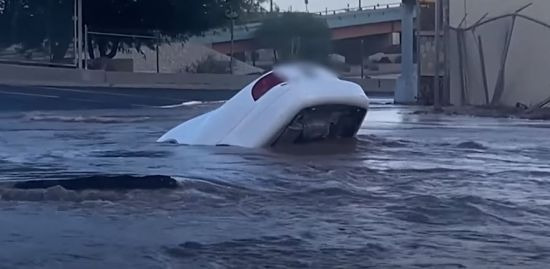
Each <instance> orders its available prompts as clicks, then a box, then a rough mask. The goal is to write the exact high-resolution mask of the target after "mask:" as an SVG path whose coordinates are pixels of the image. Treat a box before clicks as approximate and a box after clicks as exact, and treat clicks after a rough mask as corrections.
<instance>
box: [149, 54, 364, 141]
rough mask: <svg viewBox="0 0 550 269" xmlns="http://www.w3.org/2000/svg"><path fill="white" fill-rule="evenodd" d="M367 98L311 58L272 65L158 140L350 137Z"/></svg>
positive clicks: (357, 123) (299, 139)
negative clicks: (221, 102)
mask: <svg viewBox="0 0 550 269" xmlns="http://www.w3.org/2000/svg"><path fill="white" fill-rule="evenodd" d="M368 107H369V99H368V97H367V95H366V94H365V92H364V90H363V89H362V88H361V86H359V85H357V84H355V83H352V82H348V81H343V80H340V79H339V78H338V77H337V76H336V75H335V74H333V73H332V72H330V71H328V70H326V69H324V68H322V67H319V66H315V65H310V64H292V65H284V66H280V67H277V68H275V69H274V70H273V71H271V72H268V73H266V74H264V75H262V76H261V77H260V78H258V79H256V80H255V81H253V82H252V83H250V84H249V85H247V86H246V87H245V88H244V89H242V90H241V91H240V92H239V93H237V94H236V95H235V96H234V97H233V98H231V99H230V100H228V101H227V102H226V103H225V104H224V105H222V106H221V107H219V108H217V109H216V110H214V111H211V112H208V113H206V114H203V115H201V116H198V117H196V118H193V119H191V120H189V121H187V122H184V123H182V124H181V125H179V126H177V127H176V128H174V129H172V130H171V131H169V132H168V133H166V134H165V135H163V136H162V137H161V138H160V139H159V140H158V142H175V143H179V144H188V145H233V146H241V147H249V148H256V147H270V146H275V145H279V144H296V143H308V142H312V141H320V140H326V139H340V138H351V137H354V136H355V135H356V134H357V131H358V130H359V128H360V127H361V124H362V123H363V121H364V119H365V116H366V113H367V110H368Z"/></svg>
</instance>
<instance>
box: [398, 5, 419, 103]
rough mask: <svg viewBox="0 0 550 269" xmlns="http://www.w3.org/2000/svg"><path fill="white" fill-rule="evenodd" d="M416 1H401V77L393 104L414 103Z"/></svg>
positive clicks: (415, 89)
mask: <svg viewBox="0 0 550 269" xmlns="http://www.w3.org/2000/svg"><path fill="white" fill-rule="evenodd" d="M415 6H416V0H403V15H402V18H401V76H400V77H399V79H398V81H397V88H396V89H395V96H394V99H395V103H398V104H413V103H416V97H417V95H418V82H417V81H418V75H417V71H416V68H415V64H414V59H413V52H414V9H415Z"/></svg>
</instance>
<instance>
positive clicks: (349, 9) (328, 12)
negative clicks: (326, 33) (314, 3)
mask: <svg viewBox="0 0 550 269" xmlns="http://www.w3.org/2000/svg"><path fill="white" fill-rule="evenodd" d="M400 6H401V3H400V2H396V3H389V4H374V5H368V6H355V7H349V6H348V7H347V8H340V9H330V10H329V9H325V10H323V11H316V12H309V13H312V14H319V15H321V16H323V15H336V14H341V13H348V12H355V11H364V10H377V9H385V8H396V7H400Z"/></svg>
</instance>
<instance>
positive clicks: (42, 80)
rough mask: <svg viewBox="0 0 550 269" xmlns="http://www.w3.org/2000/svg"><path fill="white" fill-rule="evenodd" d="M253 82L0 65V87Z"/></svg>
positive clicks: (376, 86) (233, 85) (381, 86)
mask: <svg viewBox="0 0 550 269" xmlns="http://www.w3.org/2000/svg"><path fill="white" fill-rule="evenodd" d="M256 78H258V76H257V75H228V74H189V73H177V74H156V73H131V72H106V71H103V70H76V69H69V68H51V67H35V66H18V65H4V64H0V84H11V85H37V86H65V87H71V86H74V87H82V86H84V87H87V86H92V87H115V88H165V89H186V90H231V91H235V90H240V89H242V88H243V87H244V86H246V85H248V84H249V83H250V82H252V81H253V80H255V79H256ZM347 80H349V81H351V82H355V83H357V84H359V85H361V86H362V87H363V89H364V90H365V91H366V92H370V93H393V91H394V89H395V81H394V80H389V79H347Z"/></svg>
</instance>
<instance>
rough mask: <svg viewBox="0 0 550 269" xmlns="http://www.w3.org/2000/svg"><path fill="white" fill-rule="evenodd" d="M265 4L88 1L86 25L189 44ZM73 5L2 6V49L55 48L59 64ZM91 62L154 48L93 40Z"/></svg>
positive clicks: (7, 1) (69, 1)
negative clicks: (231, 15)
mask: <svg viewBox="0 0 550 269" xmlns="http://www.w3.org/2000/svg"><path fill="white" fill-rule="evenodd" d="M263 1H264V0H260V1H258V0H83V12H84V14H83V16H84V24H85V25H88V27H89V29H91V30H94V31H102V32H105V31H107V32H115V33H128V34H140V35H153V34H160V35H162V36H163V37H165V39H169V38H181V39H185V38H187V37H188V36H189V35H193V34H198V33H201V32H203V31H205V30H207V29H210V28H212V27H216V26H219V25H222V24H224V23H225V22H227V19H226V17H225V12H226V10H227V9H229V7H232V8H233V9H234V10H236V11H238V12H245V11H257V10H261V6H260V5H259V3H261V2H263ZM73 7H74V0H0V45H4V46H6V45H11V44H22V45H23V47H24V48H25V49H33V48H39V47H40V46H43V45H44V43H48V44H49V45H50V47H51V48H50V49H51V51H52V53H53V55H54V60H55V59H57V60H59V59H61V58H63V57H64V55H65V53H66V51H67V49H68V48H69V45H70V44H71V41H72V37H73V21H72V16H73ZM90 45H91V46H90V48H92V47H93V48H95V49H96V50H97V51H99V55H95V53H93V52H94V50H93V49H90V51H89V53H90V56H91V58H94V57H97V56H99V57H107V58H112V57H114V56H115V55H116V53H117V52H118V51H119V50H120V49H122V48H135V49H138V50H139V48H140V47H141V46H143V45H146V46H147V45H151V43H150V42H146V41H144V40H136V39H132V38H116V37H107V36H92V37H91V38H90Z"/></svg>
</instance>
